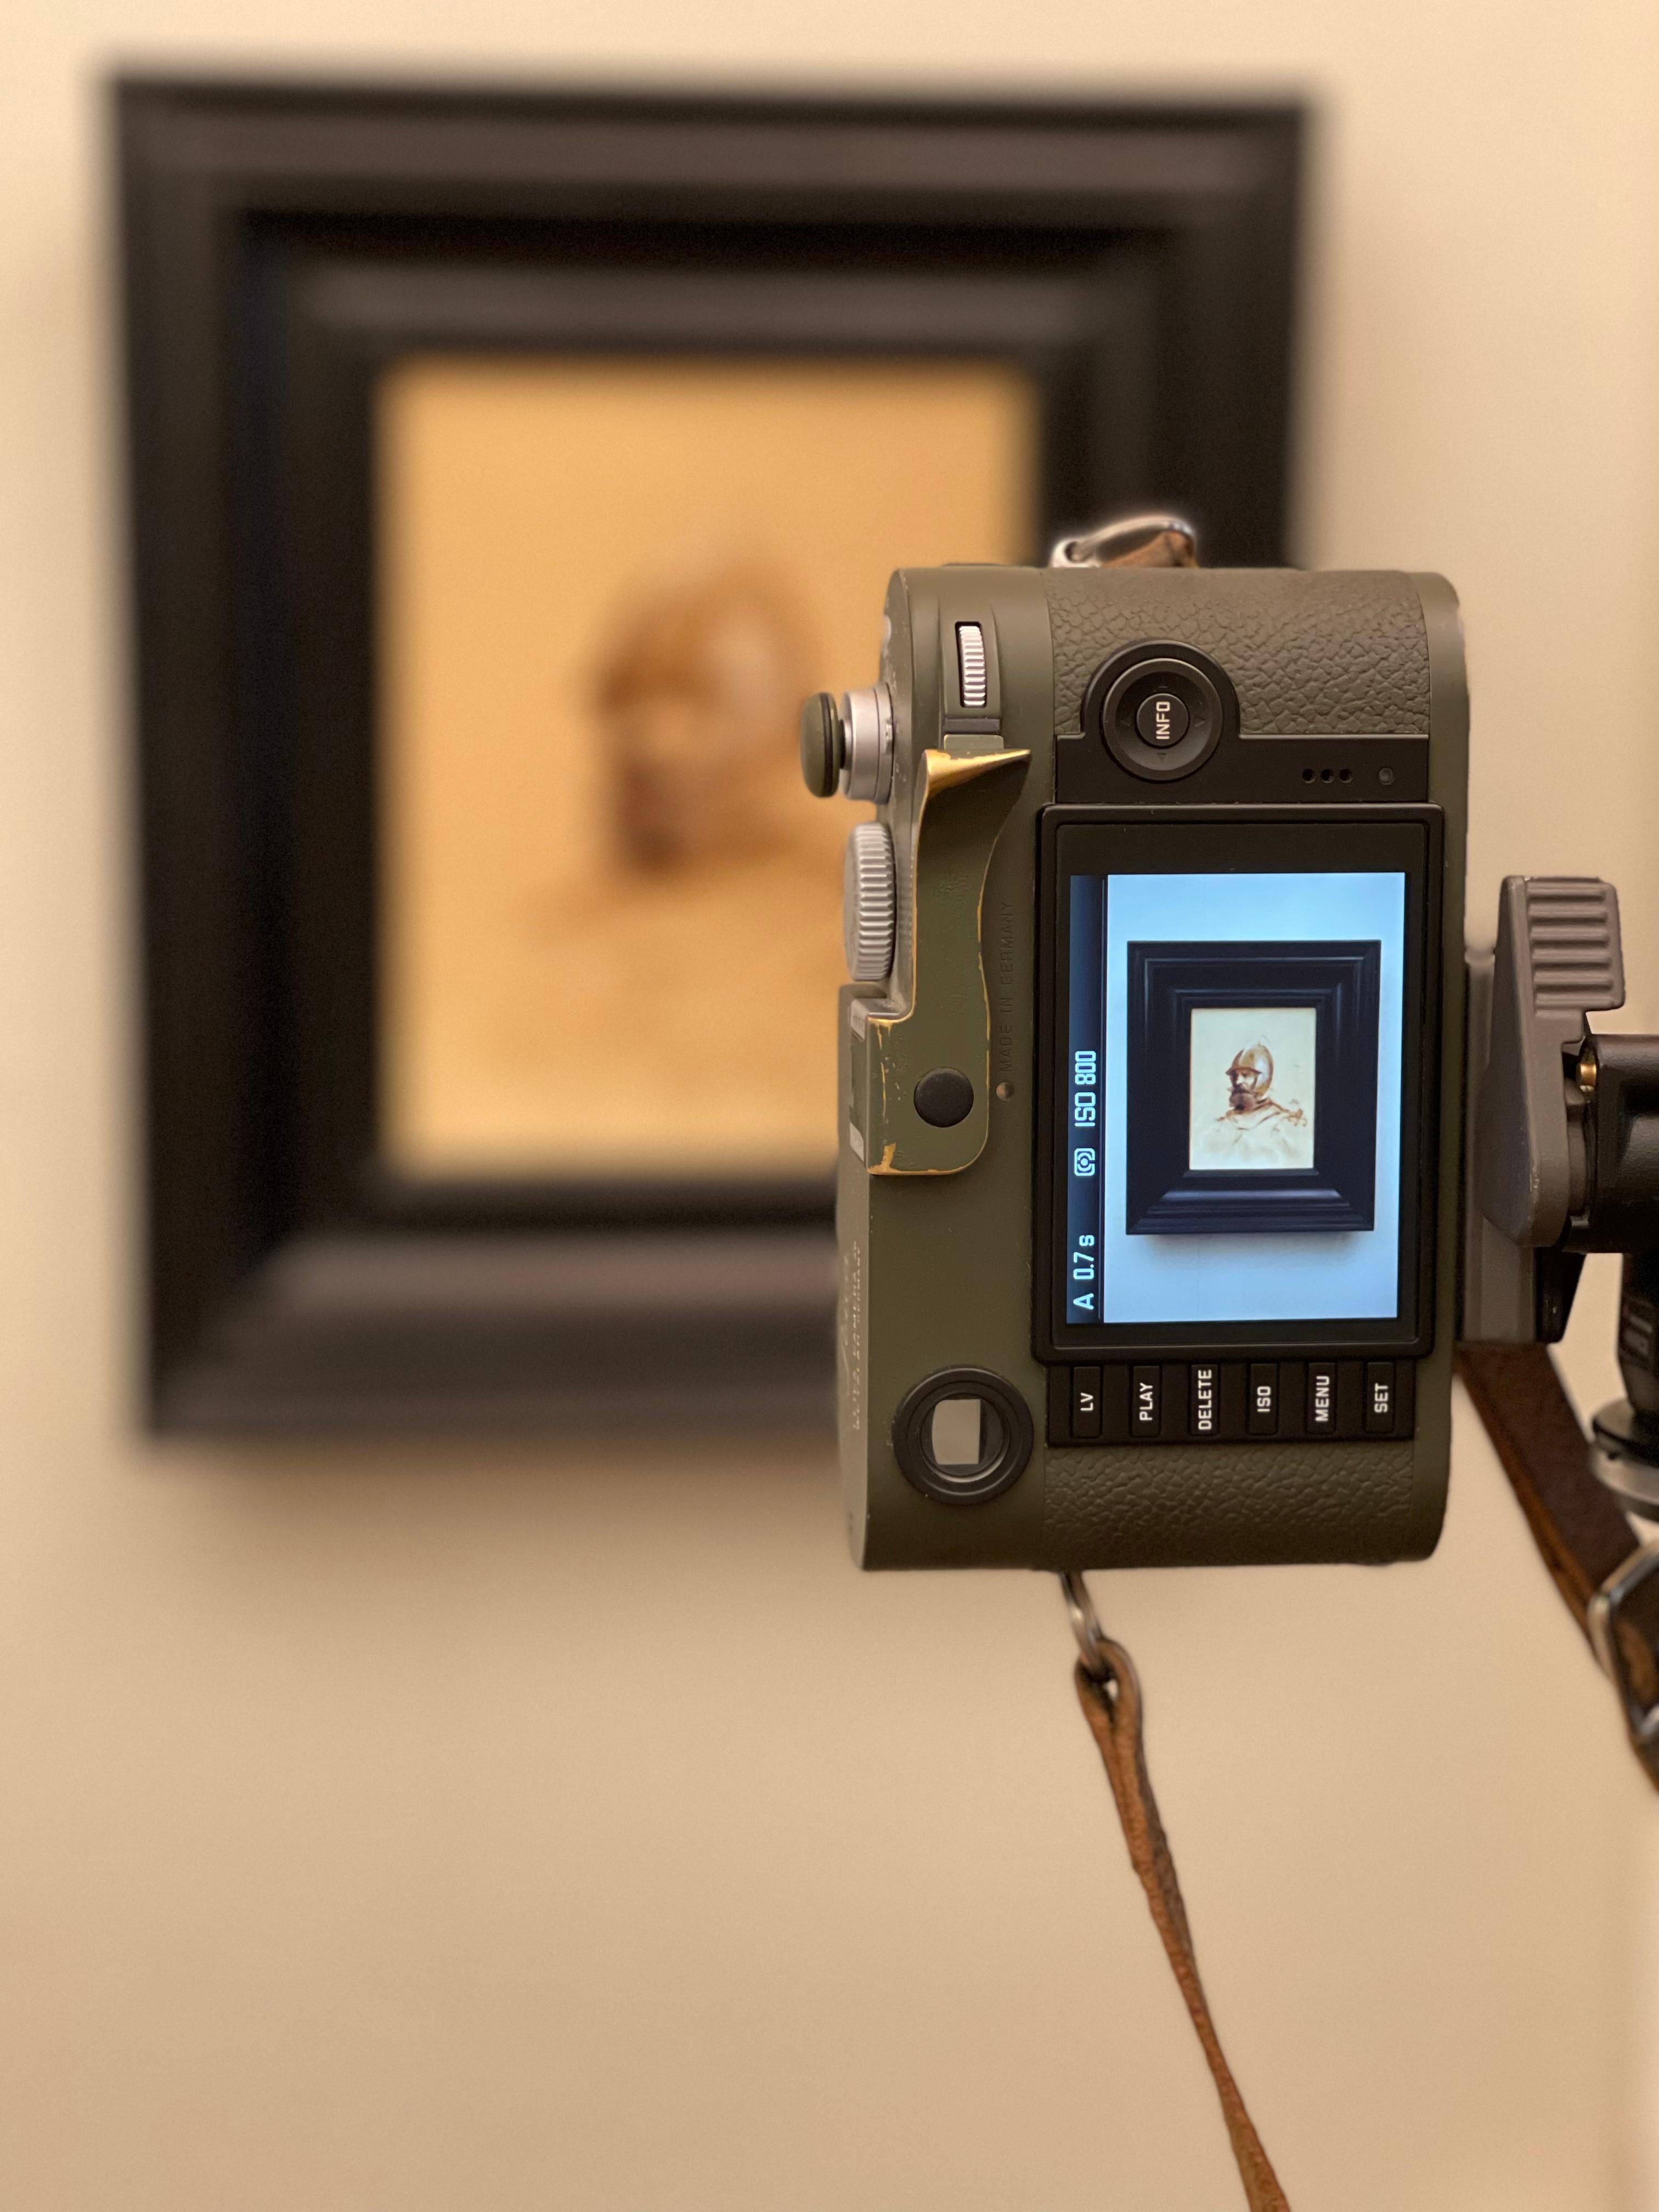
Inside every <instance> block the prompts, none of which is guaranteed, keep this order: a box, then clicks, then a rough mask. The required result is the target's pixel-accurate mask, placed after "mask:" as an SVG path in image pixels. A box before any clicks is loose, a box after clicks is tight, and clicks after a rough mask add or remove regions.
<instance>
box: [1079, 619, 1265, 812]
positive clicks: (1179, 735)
mask: <svg viewBox="0 0 1659 2212" xmlns="http://www.w3.org/2000/svg"><path fill="white" fill-rule="evenodd" d="M1079 728H1080V729H1081V731H1082V732H1083V734H1084V736H1085V737H1089V736H1091V735H1092V736H1096V737H1098V738H1102V739H1103V741H1104V743H1105V746H1106V750H1107V751H1108V752H1109V754H1110V755H1111V756H1112V758H1113V759H1114V760H1115V762H1116V763H1117V764H1118V766H1119V767H1120V768H1124V769H1127V770H1128V771H1129V773H1130V775H1136V776H1143V777H1145V778H1146V781H1148V782H1151V783H1165V782H1169V781H1172V780H1173V779H1174V778H1176V777H1177V776H1183V775H1191V774H1192V773H1193V771H1194V769H1199V768H1201V767H1202V766H1203V765H1204V763H1205V762H1206V760H1208V759H1209V757H1210V756H1211V755H1212V753H1213V752H1214V750H1215V749H1216V747H1217V746H1218V744H1221V743H1222V742H1223V741H1224V739H1225V741H1226V742H1228V743H1231V741H1232V739H1233V738H1234V737H1235V736H1236V735H1237V730H1238V698H1237V694H1236V692H1235V691H1234V690H1233V687H1232V684H1231V682H1230V681H1229V680H1228V678H1227V676H1226V675H1225V672H1224V671H1222V670H1221V669H1219V668H1218V667H1217V665H1216V664H1215V663H1214V661H1212V659H1209V657H1208V655H1207V654H1206V653H1197V652H1195V651H1194V649H1193V647H1191V646H1189V645H1177V644H1162V643H1158V642H1156V641H1151V640H1149V641H1147V642H1146V644H1144V645H1132V646H1127V647H1125V648H1124V650H1123V651H1122V652H1121V653H1114V654H1113V655H1112V657H1111V659H1109V660H1103V662H1102V663H1101V665H1100V666H1099V667H1098V668H1097V669H1096V671H1095V672H1094V674H1093V675H1092V676H1091V678H1089V682H1088V685H1087V687H1086V689H1085V691H1084V694H1083V701H1082V705H1081V708H1080V709H1079Z"/></svg>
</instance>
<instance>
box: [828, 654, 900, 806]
mask: <svg viewBox="0 0 1659 2212" xmlns="http://www.w3.org/2000/svg"><path fill="white" fill-rule="evenodd" d="M841 719H842V727H843V729H844V730H845V732H846V750H845V753H844V754H843V756H842V771H841V788H842V797H843V798H845V799H874V801H875V802H876V805H878V806H883V805H885V804H886V802H887V800H888V799H889V797H890V794H891V793H892V788H893V695H892V693H891V692H890V690H888V689H887V686H886V685H885V684H872V685H871V686H870V688H869V690H867V691H845V692H843V693H842V702H841Z"/></svg>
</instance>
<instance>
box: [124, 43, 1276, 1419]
mask: <svg viewBox="0 0 1659 2212" xmlns="http://www.w3.org/2000/svg"><path fill="white" fill-rule="evenodd" d="M115 116H116V124H117V130H118V141H119V173H120V182H121V196H122V222H123V276H124V284H125V356H126V374H127V388H128V398H129V416H128V421H129V443H130V454H131V467H130V475H131V548H132V580H133V585H132V588H133V603H134V608H135V631H136V647H137V650H136V676H137V698H136V718H135V719H136V725H137V740H138V744H139V750H140V793H141V803H142V833H143V922H144V959H145V1006H146V1015H145V1047H146V1093H147V1097H146V1103H147V1120H148V1153H149V1182H148V1191H149V1413H150V1418H151V1419H153V1421H154V1422H155V1424H157V1425H160V1426H161V1427H163V1428H167V1429H182V1430H191V1429H194V1430H250V1429H289V1428H299V1427H316V1426H319V1425H323V1426H335V1427H340V1426H357V1427H365V1426H367V1427H377V1426H405V1425H418V1426H428V1427H429V1426H432V1425H452V1426H457V1427H468V1428H477V1427H486V1426H502V1425H517V1426H524V1427H532V1428H539V1429H549V1428H560V1427H570V1426H579V1425H594V1424H602V1425H616V1424H617V1423H619V1422H631V1423H637V1424H641V1425H671V1426H683V1425H686V1424H688V1423H690V1424H696V1425H705V1426H706V1425H711V1424H713V1425H719V1426H726V1427H731V1426H733V1425H749V1426H754V1425H778V1424H791V1425H793V1424H799V1423H801V1422H808V1423H817V1422H821V1421H823V1420H824V1419H827V1418H828V1414H829V1406H830V1402H831V1349H830V1345H831V1332H830V1323H831V1315H832V1308H833V1295H834V1248H833V1239H832V1237H831V1233H830V1228H829V1205H830V1200H829V1187H830V1170H831V1164H832V1161H833V1156H834V1150H835V1144H834V1127H833V1121H834V1110H833V1100H834V1079H835V1069H834V1058H833V1052H834V1046H833V1040H834V1023H833V1014H832V1007H833V1000H834V994H835V990H836V985H837V984H838V982H839V981H840V980H841V975H842V961H841V951H840V914H839V908H840V848H841V844H842V840H843V838H844V836H845V835H846V831H847V829H848V826H849V824H850V823H851V821H852V820H853V819H854V818H856V815H857V812H858V811H860V810H855V809H854V808H852V807H850V806H848V805H845V804H842V803H840V802H838V803H836V805H832V806H829V807H824V806H822V805H816V804H815V803H814V802H813V801H811V799H808V798H807V796H806V794H805V792H804V791H803V790H802V789H801V787H800V786H799V776H798V773H797V770H796V769H795V765H794V750H795V740H794V725H795V716H796V711H797V708H798V705H799V700H800V698H801V697H802V696H804V695H805V694H806V693H808V692H810V691H812V690H817V689H820V688H825V689H831V690H842V689H844V688H846V687H848V685H852V684H860V683H862V682H866V681H868V680H869V677H870V674H871V672H872V669H873V665H874V661H875V657H876V649H877V644H878V638H877V631H878V625H879V620H880V610H881V603H882V598H883V594H884V587H885V582H886V579H887V576H888V574H889V573H890V570H891V569H892V568H894V567H896V566H898V565H900V564H902V563H908V564H928V563H933V562H940V561H945V560H962V559H977V560H994V561H1009V560H1029V559H1032V558H1041V557H1042V554H1043V551H1044V550H1045V549H1046V547H1047V546H1048V544H1051V543H1052V542H1053V541H1054V539H1055V538H1058V537H1060V536H1061V535H1062V534H1065V533H1066V532H1067V531H1069V530H1072V529H1073V528H1075V527H1077V526H1081V525H1084V524H1086V523H1088V522H1090V521H1091V520H1094V519H1096V518H1097V516H1099V515H1100V514H1102V513H1106V512H1109V511H1111V510H1113V509H1121V508H1123V507H1132V506H1133V507H1141V506H1147V505H1164V506H1176V507H1181V508H1182V509H1185V510H1187V511H1189V512H1191V513H1193V514H1194V517H1195V519H1196V520H1197V521H1198V522H1199V524H1200V528H1201V530H1202V532H1203V536H1204V542H1205V548H1206V557H1208V558H1211V559H1212V560H1215V561H1218V562H1275V561H1279V560H1281V559H1282V558H1284V556H1285V544H1284V518H1285V456H1286V447H1287V435H1288V422H1289V408H1290V370H1291V315H1292V291H1293V283H1292V280H1293V273H1294V257H1295V241H1296V220H1297V178H1298V161H1299V145H1300V133H1301V118H1300V116H1299V114H1298V113H1297V111H1296V110H1294V109H1292V108H1289V107H1284V106H1258V105H1250V104H1245V103H1240V104H1237V105H1208V106H1190V107H1179V106H1168V105H1164V106H1153V105H1137V104H1133V103H1123V104H1108V105H1095V106H1085V105H1075V106H1062V105H1048V106H1016V105H1012V104H1009V103H1000V102H991V101H984V102H969V101H953V102H926V101H921V100H900V99H895V100H876V99H871V100H861V101H856V102H855V101H849V100H821V101H820V100H809V99H805V98H793V99H788V100H770V99H759V98H744V99H737V98H732V99H723V98H718V97H712V96H711V97H706V98H685V97H668V96H656V95H644V94H640V95H634V94H593V93H582V94H564V93H560V92H557V91H552V90H550V91H547V92H544V93H531V92H525V91H511V92H508V91H501V92H499V93H497V92H492V91H489V90H484V89H477V88H471V89H467V88H453V89H442V88H371V87H363V86H356V85H283V84H274V83H271V82H248V83H232V82H222V81H197V82H179V81H170V80H169V81H160V80H147V79H129V80H126V81H124V82H122V83H121V84H120V85H119V86H118V88H117V92H116V98H115Z"/></svg>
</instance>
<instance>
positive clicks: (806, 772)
mask: <svg viewBox="0 0 1659 2212" xmlns="http://www.w3.org/2000/svg"><path fill="white" fill-rule="evenodd" d="M846 757H847V737H846V732H844V731H843V730H842V725H841V709H840V708H839V707H837V706H836V702H835V701H834V699H833V698H832V697H831V696H830V695H829V692H827V691H815V692H814V693H813V694H812V696H811V698H810V699H809V700H808V701H807V702H806V703H805V706H804V707H803V708H801V710H800V772H801V776H802V779H803V780H804V781H805V785H806V788H807V789H808V790H809V791H810V792H811V794H812V796H813V798H814V799H828V798H829V797H830V796H831V794H832V793H834V791H835V788H836V785H837V783H839V782H840V781H841V772H842V767H843V766H844V765H845V763H846Z"/></svg>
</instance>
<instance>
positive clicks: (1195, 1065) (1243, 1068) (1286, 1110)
mask: <svg viewBox="0 0 1659 2212" xmlns="http://www.w3.org/2000/svg"><path fill="white" fill-rule="evenodd" d="M1318 1030H1319V1014H1318V1010H1317V1008H1316V1007H1314V1006H1194V1008H1193V1010H1192V1028H1191V1036H1190V1042H1189V1069H1190V1079H1189V1082H1190V1087H1189V1096H1188V1122H1189V1129H1188V1152H1187V1159H1188V1166H1189V1167H1194V1168H1243V1169H1254V1170H1261V1169H1268V1168H1310V1167H1312V1165H1313V1164H1314V1128H1315V1121H1314V1116H1315V1108H1316V1100H1315V1085H1316V1080H1317V1068H1316V1047H1317V1042H1318Z"/></svg>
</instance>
